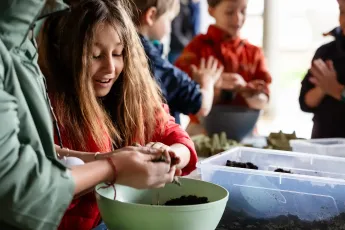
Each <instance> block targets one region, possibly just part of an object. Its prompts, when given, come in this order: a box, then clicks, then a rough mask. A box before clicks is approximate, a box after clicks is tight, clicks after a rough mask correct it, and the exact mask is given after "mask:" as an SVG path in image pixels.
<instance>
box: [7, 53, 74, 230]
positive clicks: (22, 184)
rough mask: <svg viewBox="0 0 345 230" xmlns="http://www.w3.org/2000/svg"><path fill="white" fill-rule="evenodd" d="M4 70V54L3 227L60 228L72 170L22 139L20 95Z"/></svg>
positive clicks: (43, 229) (68, 193)
mask: <svg viewBox="0 0 345 230" xmlns="http://www.w3.org/2000/svg"><path fill="white" fill-rule="evenodd" d="M4 69H5V68H4V63H3V62H2V60H1V54H0V207H1V208H0V229H35V230H37V229H38V230H39V229H42V230H50V229H56V228H57V226H58V224H59V222H60V220H61V218H62V215H63V214H64V212H65V210H66V209H67V207H68V205H69V203H70V201H71V199H72V196H73V192H74V183H73V180H72V178H71V176H70V173H69V172H68V171H66V170H64V169H62V167H58V166H57V164H55V163H54V161H53V160H49V159H48V158H47V157H46V156H45V154H44V153H43V151H40V150H36V151H35V150H34V148H33V146H31V145H30V144H28V143H29V140H28V141H27V142H26V141H25V140H22V139H23V138H18V135H19V133H20V132H19V130H20V125H21V124H20V122H19V121H20V120H21V117H20V114H19V113H18V104H17V99H16V97H14V96H12V95H11V94H9V93H7V92H6V89H5V88H4V81H5V80H4V79H5V76H4V74H10V73H8V72H7V73H6V71H4ZM19 140H21V141H19ZM35 149H39V148H35ZM40 149H43V148H40Z"/></svg>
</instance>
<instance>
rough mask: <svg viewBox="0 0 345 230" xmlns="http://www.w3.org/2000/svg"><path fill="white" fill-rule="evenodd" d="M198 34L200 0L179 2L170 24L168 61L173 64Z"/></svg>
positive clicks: (182, 0)
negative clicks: (177, 11)
mask: <svg viewBox="0 0 345 230" xmlns="http://www.w3.org/2000/svg"><path fill="white" fill-rule="evenodd" d="M199 33H200V0H181V1H180V13H179V14H178V15H177V17H176V18H175V19H174V21H173V22H172V30H171V36H170V51H169V61H170V62H171V63H174V62H175V61H176V59H177V58H178V57H179V56H180V55H181V53H182V51H183V49H184V48H185V47H186V46H187V45H188V44H189V42H190V41H191V40H192V39H193V38H194V37H195V36H196V35H197V34H199Z"/></svg>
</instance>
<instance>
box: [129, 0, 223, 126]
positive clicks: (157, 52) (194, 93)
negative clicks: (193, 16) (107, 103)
mask: <svg viewBox="0 0 345 230" xmlns="http://www.w3.org/2000/svg"><path fill="white" fill-rule="evenodd" d="M130 2H131V3H132V4H133V5H132V10H133V21H134V23H135V24H136V26H137V30H138V32H139V34H140V38H141V42H142V44H143V46H144V49H145V52H146V55H147V56H148V58H149V64H150V68H151V71H152V73H153V75H154V77H155V79H156V81H157V82H158V83H159V84H160V87H161V90H162V93H163V96H164V97H165V99H166V100H167V103H168V105H169V107H170V110H171V114H172V115H173V116H174V117H175V120H176V123H179V122H180V113H183V114H186V115H189V114H198V115H199V116H206V115H207V114H208V113H209V112H210V110H211V107H212V102H213V96H214V85H215V83H216V81H217V80H218V79H219V77H220V75H221V73H222V71H223V68H222V67H221V66H219V65H218V61H217V60H215V59H213V58H210V59H209V61H208V62H207V65H204V67H203V68H199V69H194V72H193V74H194V75H195V79H196V80H198V82H199V84H200V85H199V84H197V83H196V82H194V81H192V80H191V79H190V78H189V77H188V75H187V74H186V73H184V72H183V71H181V70H180V69H178V68H176V67H175V66H174V65H172V64H171V63H170V62H169V61H168V60H166V59H164V58H162V50H163V49H162V48H161V47H158V46H156V45H154V44H153V43H152V42H151V41H154V40H161V39H162V38H163V37H164V36H165V35H167V34H169V33H170V30H171V22H172V20H173V18H174V17H175V16H176V14H177V11H178V8H179V1H178V0H156V1H153V0H134V1H130ZM217 66H219V67H217Z"/></svg>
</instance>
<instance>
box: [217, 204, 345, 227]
mask: <svg viewBox="0 0 345 230" xmlns="http://www.w3.org/2000/svg"><path fill="white" fill-rule="evenodd" d="M232 229H234V230H239V229H241V230H242V229H260V230H345V213H341V214H340V215H338V216H335V217H333V218H331V219H329V220H320V221H313V222H310V221H304V220H300V219H299V218H298V217H297V216H292V215H288V216H278V217H276V218H271V219H255V218H252V217H248V216H247V215H245V213H241V212H234V211H230V210H229V209H226V210H225V212H224V215H223V217H222V220H221V221H220V223H219V225H218V227H217V230H232Z"/></svg>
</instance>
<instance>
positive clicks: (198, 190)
mask: <svg viewBox="0 0 345 230" xmlns="http://www.w3.org/2000/svg"><path fill="white" fill-rule="evenodd" d="M180 182H181V183H182V186H181V187H179V186H177V185H175V184H168V185H166V186H165V188H161V189H152V190H137V189H133V188H130V187H126V186H121V185H116V200H114V189H113V188H112V187H109V188H101V187H103V186H104V185H103V184H101V185H98V186H97V187H96V198H97V203H98V207H99V209H100V212H101V215H102V219H103V221H104V223H105V224H106V225H107V227H108V229H109V230H144V229H147V230H214V229H215V228H216V227H217V225H218V223H219V221H220V219H221V217H222V215H223V213H224V209H225V206H226V203H227V201H228V198H229V193H228V191H227V190H226V189H224V188H223V187H220V186H218V185H215V184H212V183H209V182H205V181H200V180H194V179H188V178H180ZM158 194H159V196H158ZM184 195H196V196H199V197H201V196H205V197H207V198H208V200H209V203H207V204H199V205H188V206H163V205H162V206H159V205H151V204H157V198H159V201H160V203H161V204H164V203H165V202H166V201H168V200H170V199H174V198H179V197H181V196H184Z"/></svg>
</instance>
